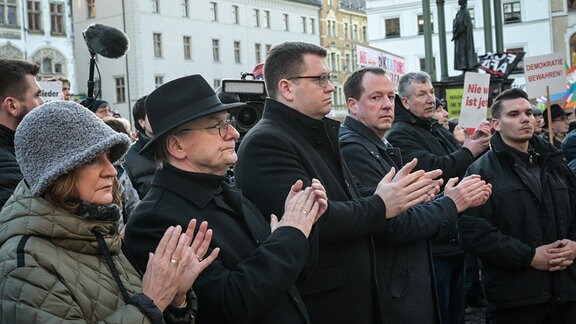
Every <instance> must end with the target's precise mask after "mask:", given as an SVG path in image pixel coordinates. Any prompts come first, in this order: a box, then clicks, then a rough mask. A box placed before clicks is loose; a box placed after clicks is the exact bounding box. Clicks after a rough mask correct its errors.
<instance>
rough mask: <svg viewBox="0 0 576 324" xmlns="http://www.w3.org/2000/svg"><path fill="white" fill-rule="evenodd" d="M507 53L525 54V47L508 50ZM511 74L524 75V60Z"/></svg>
mask: <svg viewBox="0 0 576 324" xmlns="http://www.w3.org/2000/svg"><path fill="white" fill-rule="evenodd" d="M506 52H511V53H520V52H524V47H514V48H507V49H506ZM510 73H511V74H524V60H520V62H518V65H516V67H515V68H514V70H512V72H510Z"/></svg>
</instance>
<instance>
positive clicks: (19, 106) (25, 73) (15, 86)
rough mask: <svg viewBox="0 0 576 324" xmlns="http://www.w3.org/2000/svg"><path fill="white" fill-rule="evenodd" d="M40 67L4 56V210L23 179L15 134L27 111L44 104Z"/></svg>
mask: <svg viewBox="0 0 576 324" xmlns="http://www.w3.org/2000/svg"><path fill="white" fill-rule="evenodd" d="M39 69H40V67H39V66H38V65H37V64H35V63H30V62H26V61H20V60H11V59H0V209H2V207H3V206H4V204H5V203H6V201H7V200H8V198H10V196H11V195H12V192H14V189H15V188H16V185H18V182H20V180H22V172H20V167H19V166H18V162H17V161H16V156H15V155H14V133H15V131H16V127H17V126H18V124H20V121H21V120H22V118H24V116H26V114H27V113H29V112H30V111H32V109H34V108H36V107H37V106H39V105H41V104H43V103H44V101H43V100H42V98H41V97H40V92H41V91H42V89H41V88H40V85H39V84H38V81H36V74H38V71H39Z"/></svg>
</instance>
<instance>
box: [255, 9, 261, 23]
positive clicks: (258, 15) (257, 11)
mask: <svg viewBox="0 0 576 324" xmlns="http://www.w3.org/2000/svg"><path fill="white" fill-rule="evenodd" d="M254 27H260V9H254Z"/></svg>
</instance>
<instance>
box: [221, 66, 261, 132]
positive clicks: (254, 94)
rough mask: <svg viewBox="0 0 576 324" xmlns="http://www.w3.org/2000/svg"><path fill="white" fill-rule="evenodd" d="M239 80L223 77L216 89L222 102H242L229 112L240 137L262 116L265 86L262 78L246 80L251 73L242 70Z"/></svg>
mask: <svg viewBox="0 0 576 324" xmlns="http://www.w3.org/2000/svg"><path fill="white" fill-rule="evenodd" d="M241 76H242V78H241V79H240V80H233V79H224V80H222V86H221V87H220V88H219V89H218V90H216V93H217V94H218V98H219V99H220V101H222V102H223V103H234V102H242V103H245V104H246V105H245V106H242V107H240V108H238V109H236V110H235V111H232V112H231V113H230V115H231V117H233V118H234V119H235V120H236V130H238V132H239V133H240V140H239V141H238V143H239V142H240V141H241V140H242V137H244V135H245V134H246V133H247V132H248V131H249V130H250V129H251V128H252V127H254V125H256V123H258V121H259V120H260V119H261V118H262V112H263V111H264V100H265V99H266V87H265V86H264V81H263V80H246V78H247V77H248V76H252V77H254V75H253V74H252V73H247V72H242V73H241Z"/></svg>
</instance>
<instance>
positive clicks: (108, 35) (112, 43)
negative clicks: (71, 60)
mask: <svg viewBox="0 0 576 324" xmlns="http://www.w3.org/2000/svg"><path fill="white" fill-rule="evenodd" d="M82 35H83V36H84V40H85V41H86V45H88V50H90V52H91V53H95V54H99V55H102V56H104V57H108V58H119V57H121V56H123V55H124V54H126V52H127V51H128V37H127V36H126V34H124V33H123V32H122V31H121V30H119V29H118V28H116V27H112V26H107V25H102V24H92V25H90V26H88V28H86V30H85V31H83V32H82Z"/></svg>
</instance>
